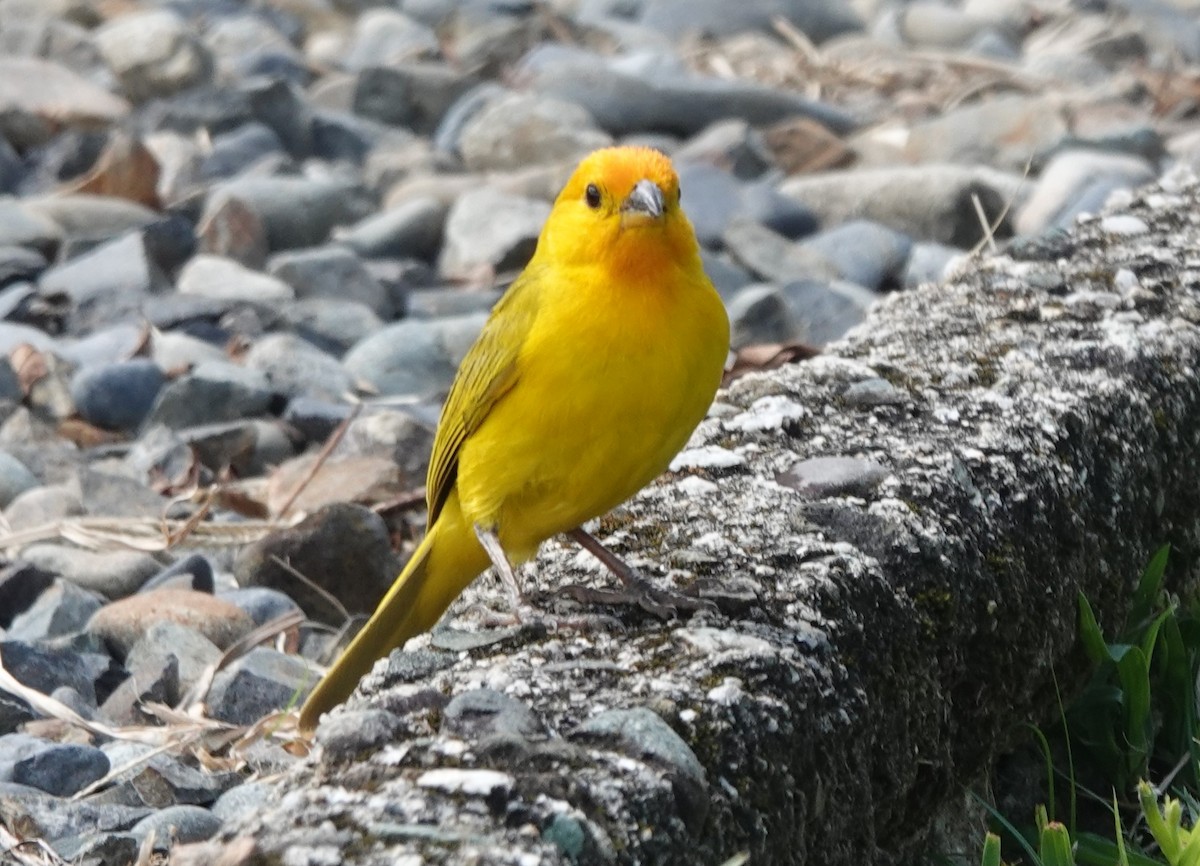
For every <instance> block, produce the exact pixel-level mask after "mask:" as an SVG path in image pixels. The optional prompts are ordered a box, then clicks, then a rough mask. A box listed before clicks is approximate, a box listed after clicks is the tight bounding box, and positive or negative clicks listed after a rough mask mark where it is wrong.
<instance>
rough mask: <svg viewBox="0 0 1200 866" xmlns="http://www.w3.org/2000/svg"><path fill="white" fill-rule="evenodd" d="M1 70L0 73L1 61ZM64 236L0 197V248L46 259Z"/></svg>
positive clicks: (18, 203)
mask: <svg viewBox="0 0 1200 866" xmlns="http://www.w3.org/2000/svg"><path fill="white" fill-rule="evenodd" d="M0 69H3V63H2V58H0ZM0 80H2V79H0ZM64 235H65V233H64V232H63V230H62V227H61V226H59V225H58V224H57V223H55V222H54V221H53V220H50V219H47V218H46V217H44V216H42V215H41V214H38V213H35V212H33V211H32V210H30V209H29V208H28V207H26V205H25V204H24V203H23V202H21V201H19V200H17V199H13V198H8V197H0V245H3V246H5V247H10V246H11V247H30V248H32V249H34V250H36V251H37V252H38V253H40V254H41V255H42V256H44V257H46V258H49V257H52V256H53V255H54V254H55V252H57V250H58V247H59V244H61V243H62V241H63V237H64Z"/></svg>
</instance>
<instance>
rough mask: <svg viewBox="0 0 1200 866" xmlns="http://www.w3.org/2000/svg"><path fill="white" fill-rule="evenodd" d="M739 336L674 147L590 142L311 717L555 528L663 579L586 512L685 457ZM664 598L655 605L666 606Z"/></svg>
mask: <svg viewBox="0 0 1200 866" xmlns="http://www.w3.org/2000/svg"><path fill="white" fill-rule="evenodd" d="M728 349H729V320H728V318H727V317H726V315H725V308H724V305H723V304H722V303H721V299H720V297H718V295H717V293H716V291H715V290H714V289H713V286H712V283H710V282H709V280H708V278H707V277H706V276H705V274H704V269H703V267H702V265H701V262H700V252H699V248H698V246H697V243H696V236H695V233H694V232H693V231H692V226H691V223H690V222H688V219H687V217H686V216H685V215H684V213H683V210H682V209H681V208H680V205H679V178H678V176H677V175H676V174H675V170H674V168H673V167H672V165H671V161H670V160H669V159H668V158H667V157H666V156H664V155H663V154H661V153H659V152H658V151H656V150H651V149H650V148H644V147H613V148H607V149H605V150H599V151H596V152H595V153H593V154H591V155H590V156H588V157H587V158H585V159H584V160H583V161H582V162H581V163H580V164H579V166H578V168H577V169H576V170H575V173H574V174H573V175H572V176H571V179H570V180H569V181H568V182H567V185H566V186H565V187H564V188H563V190H562V192H561V193H560V194H559V196H558V198H557V200H556V201H555V203H554V207H553V209H552V211H551V213H550V217H549V219H548V220H547V221H546V225H545V227H544V228H543V229H542V234H541V237H540V238H539V239H538V244H537V250H536V252H535V253H534V255H533V258H532V259H531V260H530V262H529V264H528V266H526V268H525V270H524V271H523V272H522V273H521V275H520V276H519V277H518V278H517V280H516V281H515V282H514V283H513V284H512V286H511V287H509V289H508V291H507V292H506V293H505V294H504V297H503V298H501V299H500V301H499V303H497V304H496V307H495V309H494V310H493V311H492V314H491V317H490V318H489V319H488V321H487V324H486V325H485V326H484V328H483V331H482V333H481V334H480V335H479V339H478V340H477V341H476V342H475V344H474V345H473V346H472V347H471V349H470V351H468V352H467V355H466V357H465V358H464V359H463V362H462V366H461V367H460V368H459V370H458V374H457V376H456V377H455V380H454V384H453V385H452V386H451V388H450V394H449V396H448V397H447V399H446V404H445V406H444V407H443V409H442V415H441V420H440V422H439V424H438V430H437V435H436V437H435V440H434V445H433V456H432V457H431V459H430V464H429V477H428V481H427V494H426V495H427V497H428V505H429V521H428V528H427V532H426V535H425V539H424V540H423V541H422V542H421V544H420V545H419V546H418V547H417V549H416V551H415V552H414V553H413V556H412V558H411V559H410V560H409V561H408V564H407V565H406V566H405V568H404V570H403V571H402V572H401V573H400V576H399V577H398V578H396V582H395V583H394V584H393V585H392V587H391V589H390V590H388V593H387V595H386V596H385V597H384V599H383V601H382V602H380V604H379V607H378V608H377V609H376V611H375V613H374V615H373V616H372V617H371V619H370V620H369V621H368V622H367V624H366V625H365V626H364V627H363V629H362V631H360V632H359V633H358V635H357V636H356V637H355V638H354V640H353V641H352V642H351V644H350V646H349V647H348V648H347V649H346V651H345V652H344V653H343V654H342V656H341V657H340V658H339V659H338V660H337V662H336V663H335V664H334V666H333V667H332V668H330V670H329V672H328V673H326V674H325V676H324V677H323V678H322V679H321V681H320V682H319V683H318V684H317V686H316V688H315V689H314V690H313V692H312V694H311V695H310V696H309V697H308V700H307V701H306V702H305V704H304V707H303V709H302V710H301V711H300V728H301V730H311V729H313V728H314V727H315V726H316V723H317V720H318V718H319V717H320V715H321V713H323V712H325V711H326V710H329V709H331V708H333V707H334V706H336V705H337V704H339V703H341V702H342V701H344V700H345V699H346V698H347V697H348V696H349V695H350V693H351V692H352V691H353V690H354V687H355V685H356V684H357V683H358V680H359V678H360V677H361V676H362V675H363V674H364V673H366V672H367V671H368V670H369V669H370V667H371V666H372V665H373V664H374V662H375V661H376V659H378V658H380V657H382V656H383V655H385V654H386V653H388V652H390V651H391V650H392V649H394V648H396V647H399V646H401V645H402V644H403V643H404V642H405V641H406V640H408V639H409V638H410V637H412V636H413V635H416V634H419V633H420V632H422V631H425V630H426V629H429V628H431V627H432V626H433V625H434V623H436V622H437V620H438V618H439V617H441V615H442V613H443V612H444V611H445V610H446V608H447V607H449V606H450V604H451V602H453V601H454V599H456V598H457V597H458V596H459V594H460V593H461V592H462V591H463V590H464V589H465V588H466V587H467V585H468V584H470V583H471V581H472V580H474V579H475V577H476V576H478V575H479V574H480V573H481V572H482V571H483V570H484V569H485V568H487V567H488V565H489V564H490V565H493V566H494V567H495V568H496V570H497V571H498V572H499V573H500V574H501V576H502V577H504V578H505V580H506V581H507V582H508V583H509V585H510V587H514V586H515V580H516V579H515V576H514V574H513V570H512V565H511V564H510V563H511V562H512V561H516V562H524V561H526V560H528V559H530V558H532V557H533V556H534V555H535V554H536V553H537V549H538V546H539V545H540V544H541V543H542V542H543V541H545V540H546V539H548V538H550V537H551V536H553V535H557V534H559V533H569V534H570V535H571V537H573V538H574V539H575V540H577V541H578V542H580V543H581V544H582V545H583V546H584V547H585V548H586V549H587V550H589V551H591V552H592V553H594V554H595V555H597V556H598V557H599V558H600V559H601V560H602V561H603V562H604V563H605V564H606V565H607V566H609V568H610V569H612V570H613V571H614V572H615V573H616V574H617V575H618V576H619V577H621V578H622V580H624V581H625V582H626V583H627V584H629V585H631V586H632V587H633V589H634V591H635V592H643V593H645V592H646V590H648V588H649V587H648V584H646V583H645V582H644V581H642V580H641V579H640V578H639V577H638V575H637V573H636V572H635V571H634V570H633V569H632V568H630V567H628V566H627V565H625V564H624V563H623V562H622V561H621V560H620V559H618V558H617V557H616V555H615V554H612V553H610V552H609V551H608V550H606V549H605V548H603V547H602V546H601V545H600V542H598V541H597V540H596V539H594V538H593V537H592V536H590V535H588V534H587V533H586V532H584V531H583V530H582V528H581V524H583V523H584V522H585V521H587V520H590V519H592V518H594V517H597V516H599V515H601V514H604V513H605V512H607V511H609V510H610V509H612V508H614V507H615V506H617V505H619V504H620V503H621V502H623V501H625V500H626V499H628V498H629V497H630V496H632V495H633V494H634V493H636V492H637V491H638V490H640V489H641V488H642V487H644V486H645V485H646V484H648V483H649V482H650V481H651V480H653V479H654V478H655V477H656V476H657V475H659V474H660V473H662V472H663V470H665V469H666V468H667V464H668V463H669V462H670V461H671V458H672V457H673V456H674V455H675V454H676V453H677V452H678V451H679V449H680V448H682V447H683V445H684V443H686V442H687V439H688V436H689V435H691V432H692V430H693V429H695V427H696V425H697V424H698V423H699V422H700V419H701V418H703V417H704V413H705V412H706V410H707V409H708V406H709V404H710V403H711V402H712V398H713V395H714V394H715V393H716V390H717V386H718V385H719V384H720V381H721V374H722V370H723V368H724V364H725V359H726V356H727V353H728ZM666 595H667V594H663V593H659V594H658V595H657V597H658V599H659V600H660V601H661V599H663V598H664V597H665V596H666ZM653 599H654V594H653V593H651V594H650V598H648V599H647V601H646V602H645V606H647V607H648V608H649V609H652V610H658V609H660V607H659V603H658V602H656V601H654V600H653Z"/></svg>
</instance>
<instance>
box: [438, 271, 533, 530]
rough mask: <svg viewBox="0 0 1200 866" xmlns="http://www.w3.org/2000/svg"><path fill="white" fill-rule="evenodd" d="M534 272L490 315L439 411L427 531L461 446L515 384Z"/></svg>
mask: <svg viewBox="0 0 1200 866" xmlns="http://www.w3.org/2000/svg"><path fill="white" fill-rule="evenodd" d="M540 284H541V281H540V280H539V278H538V273H537V272H536V271H532V272H531V270H530V269H528V268H527V269H526V270H525V271H524V272H523V273H522V274H521V275H520V276H519V277H517V279H516V281H515V282H513V284H512V285H511V286H509V287H508V291H506V292H505V293H504V296H503V297H502V298H500V300H499V301H498V302H497V304H496V306H495V308H493V310H492V315H491V317H490V318H489V319H488V320H487V324H485V325H484V326H483V331H482V332H481V333H480V334H479V338H478V339H476V341H475V343H474V345H472V346H471V348H470V349H469V350H468V351H467V355H466V357H465V358H463V362H462V364H460V365H459V368H458V373H457V375H455V377H454V384H452V385H451V386H450V393H449V394H448V395H447V397H446V403H445V405H444V406H443V407H442V417H441V420H440V421H439V422H438V428H437V435H436V436H435V437H434V440H433V455H432V456H431V457H430V459H429V475H428V476H427V477H426V481H425V490H426V493H425V498H426V502H427V503H428V506H429V522H428V526H433V523H434V521H435V520H436V519H437V516H438V514H439V513H441V510H442V506H443V505H444V504H445V502H446V497H447V496H449V495H450V490H451V488H453V487H454V482H455V481H456V480H457V477H458V454H459V450H460V449H461V448H462V444H463V442H465V441H466V439H467V437H468V436H470V435H471V434H472V433H473V432H475V430H477V429H478V428H479V425H480V424H482V423H483V419H484V418H486V417H487V416H488V413H489V412H490V411H491V410H492V407H493V406H495V405H496V401H498V400H499V399H500V398H501V397H502V396H504V394H506V393H507V392H508V390H509V389H510V388H512V386H513V385H514V384H516V381H517V374H518V369H517V367H518V365H517V360H518V358H519V357H520V354H521V348H522V346H524V345H525V339H526V337H528V335H529V330H530V328H531V326H532V325H533V320H534V318H535V316H536V315H537V310H538V297H537V296H538V291H537V290H538V287H539V285H540Z"/></svg>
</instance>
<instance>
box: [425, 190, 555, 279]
mask: <svg viewBox="0 0 1200 866" xmlns="http://www.w3.org/2000/svg"><path fill="white" fill-rule="evenodd" d="M549 215H550V205H549V204H548V203H547V202H544V201H538V200H536V199H531V198H526V197H524V196H519V195H513V194H511V193H504V192H500V191H499V190H496V189H493V188H491V187H487V186H484V187H479V188H478V189H473V190H471V191H470V192H467V193H465V194H464V195H462V196H460V197H459V198H458V199H457V200H456V201H455V202H454V204H453V205H452V206H451V208H450V213H449V215H448V216H447V217H446V237H445V243H444V245H443V247H442V252H441V255H440V256H439V259H438V269H439V270H440V271H441V273H442V274H443V276H446V277H449V278H460V277H461V278H470V277H475V278H478V277H479V275H480V272H481V271H483V270H486V271H489V272H492V273H500V272H503V271H511V270H516V269H519V268H521V267H523V266H524V265H525V264H526V262H528V261H529V258H530V256H532V255H533V250H534V247H535V246H536V245H537V239H538V235H539V234H540V233H541V231H542V225H543V224H544V223H545V221H546V217H548V216H549Z"/></svg>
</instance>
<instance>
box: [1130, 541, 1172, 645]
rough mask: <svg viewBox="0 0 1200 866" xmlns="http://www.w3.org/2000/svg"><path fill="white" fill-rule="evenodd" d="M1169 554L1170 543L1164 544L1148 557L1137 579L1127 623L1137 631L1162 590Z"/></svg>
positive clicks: (1150, 611) (1150, 613)
mask: <svg viewBox="0 0 1200 866" xmlns="http://www.w3.org/2000/svg"><path fill="white" fill-rule="evenodd" d="M1170 555H1171V545H1169V544H1164V545H1163V546H1162V547H1160V548H1159V549H1158V550H1157V551H1155V553H1154V556H1152V557H1151V558H1150V562H1149V564H1147V565H1146V569H1145V570H1144V571H1143V572H1142V578H1141V580H1139V581H1138V585H1137V589H1136V590H1134V593H1133V603H1132V604H1131V605H1130V607H1129V619H1128V620H1127V622H1128V623H1129V626H1130V628H1132V629H1134V630H1135V631H1138V630H1140V629H1141V625H1142V623H1144V622H1146V621H1147V620H1149V619H1150V616H1151V615H1152V611H1153V610H1154V605H1155V602H1156V601H1157V600H1158V596H1159V593H1160V592H1162V583H1163V575H1164V574H1165V573H1166V571H1167V559H1168V558H1169V557H1170Z"/></svg>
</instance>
